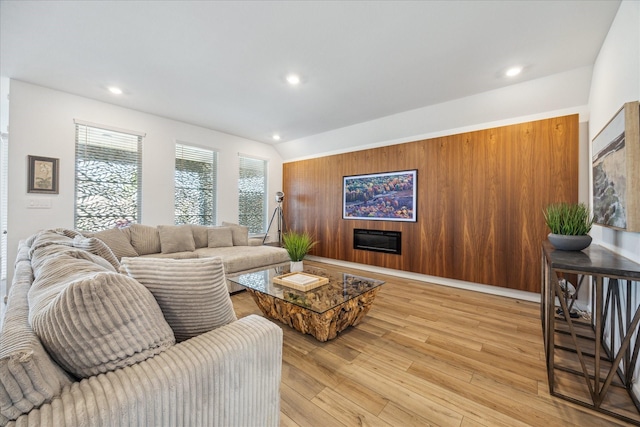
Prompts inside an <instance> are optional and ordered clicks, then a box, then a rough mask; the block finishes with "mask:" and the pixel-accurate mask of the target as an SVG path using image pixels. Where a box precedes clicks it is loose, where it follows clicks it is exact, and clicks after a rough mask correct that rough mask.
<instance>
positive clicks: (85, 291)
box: [29, 247, 175, 378]
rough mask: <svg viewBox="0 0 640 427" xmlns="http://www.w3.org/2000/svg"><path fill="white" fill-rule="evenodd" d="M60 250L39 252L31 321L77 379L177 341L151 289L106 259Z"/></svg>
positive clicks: (136, 359) (131, 361) (134, 360)
mask: <svg viewBox="0 0 640 427" xmlns="http://www.w3.org/2000/svg"><path fill="white" fill-rule="evenodd" d="M60 249H61V250H60V251H59V252H58V253H44V252H40V251H39V252H37V256H38V257H45V258H46V259H45V260H44V261H42V262H39V263H38V265H39V266H38V268H37V269H34V281H33V285H32V286H31V289H30V290H29V322H30V324H31V326H32V328H33V330H34V332H35V333H36V334H37V335H38V337H39V338H40V341H41V342H42V344H43V345H44V347H45V348H46V349H47V351H48V352H49V354H50V355H51V357H52V358H53V359H54V360H56V361H57V362H58V364H59V365H60V366H61V367H63V368H64V369H65V370H66V371H67V372H70V373H71V374H73V375H74V376H76V377H78V378H83V377H89V376H92V375H97V374H100V373H104V372H107V371H111V370H113V369H117V368H120V367H124V366H129V365H131V364H134V363H137V362H140V361H142V360H145V359H147V358H148V357H151V356H153V355H155V354H158V353H160V352H161V351H163V350H165V349H166V348H168V347H169V346H171V345H173V344H174V343H175V338H174V335H173V332H172V331H171V328H170V327H169V325H168V324H167V322H166V321H165V320H164V317H163V316H162V312H161V310H160V307H158V304H157V302H156V300H155V299H154V297H153V295H151V293H150V292H149V290H147V288H145V287H144V286H143V285H142V284H140V283H138V282H136V281H135V280H133V279H132V278H130V277H128V276H126V275H123V274H120V273H116V272H114V271H113V270H111V269H112V267H111V265H110V264H109V263H107V262H106V261H105V262H104V264H105V265H100V264H96V263H92V262H91V261H90V260H88V259H79V258H75V257H74V256H72V255H71V254H70V253H68V251H65V250H62V249H64V247H61V248H60ZM74 250H76V251H78V249H74ZM87 255H90V256H93V257H96V258H99V257H97V256H96V255H92V254H89V253H87ZM35 261H37V260H35V259H34V260H32V265H34V264H35ZM107 266H109V267H110V268H107Z"/></svg>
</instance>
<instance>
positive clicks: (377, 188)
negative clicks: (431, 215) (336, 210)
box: [342, 170, 418, 222]
mask: <svg viewBox="0 0 640 427" xmlns="http://www.w3.org/2000/svg"><path fill="white" fill-rule="evenodd" d="M417 183H418V171H417V170H408V171H400V172H385V173H374V174H367V175H352V176H345V177H344V179H343V186H342V218H344V219H368V220H373V221H408V222H415V221H416V206H417V200H416V194H417V193H416V189H417Z"/></svg>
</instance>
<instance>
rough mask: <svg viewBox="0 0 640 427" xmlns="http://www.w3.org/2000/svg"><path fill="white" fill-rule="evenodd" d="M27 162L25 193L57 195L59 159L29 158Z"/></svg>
mask: <svg viewBox="0 0 640 427" xmlns="http://www.w3.org/2000/svg"><path fill="white" fill-rule="evenodd" d="M28 162H29V165H28V173H29V176H28V179H27V182H28V187H27V192H29V193H47V194H58V164H59V159H54V158H52V157H39V156H29V159H28Z"/></svg>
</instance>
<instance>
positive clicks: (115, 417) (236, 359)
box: [10, 315, 282, 426]
mask: <svg viewBox="0 0 640 427" xmlns="http://www.w3.org/2000/svg"><path fill="white" fill-rule="evenodd" d="M281 371H282V329H281V328H280V327H279V326H277V325H275V324H274V323H272V322H271V321H269V320H267V319H264V318H262V317H260V316H257V315H251V316H247V317H244V318H242V319H239V320H238V321H235V322H233V323H231V324H228V325H225V326H223V327H221V328H218V329H215V330H213V331H210V332H207V333H205V334H202V335H199V336H197V337H194V338H191V339H189V340H187V341H183V342H181V343H179V344H176V345H175V346H173V347H171V348H169V349H168V350H166V351H164V352H162V353H160V354H158V355H157V356H154V357H152V358H150V359H147V360H145V361H144V362H141V363H138V364H136V365H133V366H129V367H126V368H122V369H117V370H115V371H112V372H108V373H106V374H101V375H98V376H94V377H90V378H87V379H84V380H82V381H80V382H76V383H74V384H72V385H71V386H67V387H65V388H64V389H63V391H62V394H61V396H59V397H57V398H54V399H53V401H52V402H51V403H48V404H45V405H43V406H42V407H41V408H40V409H38V410H33V411H31V412H30V413H29V414H28V415H24V416H22V417H20V418H19V419H18V420H17V421H16V423H15V425H17V426H22V425H24V426H26V425H42V426H112V425H148V426H180V425H182V426H277V425H278V424H279V418H280V377H281ZM10 425H11V424H10Z"/></svg>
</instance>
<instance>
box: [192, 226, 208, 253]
mask: <svg viewBox="0 0 640 427" xmlns="http://www.w3.org/2000/svg"><path fill="white" fill-rule="evenodd" d="M191 233H192V234H193V240H194V242H195V244H196V249H199V248H206V247H207V245H208V244H209V226H206V225H197V224H191Z"/></svg>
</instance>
